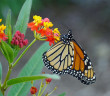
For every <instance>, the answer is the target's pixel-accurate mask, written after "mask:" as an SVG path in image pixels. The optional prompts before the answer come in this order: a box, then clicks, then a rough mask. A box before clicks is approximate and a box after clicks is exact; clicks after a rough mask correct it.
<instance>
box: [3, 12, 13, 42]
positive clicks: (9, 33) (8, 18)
mask: <svg viewBox="0 0 110 96" xmlns="http://www.w3.org/2000/svg"><path fill="white" fill-rule="evenodd" d="M5 34H6V35H7V36H8V43H9V44H10V43H11V40H12V30H11V10H9V11H8V14H7V18H6V30H5Z"/></svg>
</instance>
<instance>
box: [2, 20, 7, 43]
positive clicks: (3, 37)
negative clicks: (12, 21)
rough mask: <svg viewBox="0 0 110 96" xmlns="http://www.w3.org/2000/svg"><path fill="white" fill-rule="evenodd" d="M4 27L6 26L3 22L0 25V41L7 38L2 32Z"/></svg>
mask: <svg viewBox="0 0 110 96" xmlns="http://www.w3.org/2000/svg"><path fill="white" fill-rule="evenodd" d="M1 22H2V19H0V23H1ZM5 29H6V26H5V25H4V24H2V25H0V42H1V40H3V41H6V40H7V39H8V38H7V37H6V36H7V35H6V34H5V33H4V30H5Z"/></svg>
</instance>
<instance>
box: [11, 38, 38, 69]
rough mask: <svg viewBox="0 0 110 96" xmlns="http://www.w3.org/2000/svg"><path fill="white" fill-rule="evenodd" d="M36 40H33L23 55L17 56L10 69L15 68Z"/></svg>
mask: <svg viewBox="0 0 110 96" xmlns="http://www.w3.org/2000/svg"><path fill="white" fill-rule="evenodd" d="M36 40H37V39H34V40H33V41H32V42H31V43H30V45H29V46H28V47H27V48H26V49H25V50H24V51H23V53H22V54H21V55H20V56H19V58H18V59H17V60H16V61H15V63H14V64H13V66H12V68H13V67H15V66H16V64H17V63H18V61H19V60H20V59H21V58H22V57H23V55H24V54H25V53H26V52H27V50H28V49H29V48H30V47H31V46H32V44H34V43H35V41H36Z"/></svg>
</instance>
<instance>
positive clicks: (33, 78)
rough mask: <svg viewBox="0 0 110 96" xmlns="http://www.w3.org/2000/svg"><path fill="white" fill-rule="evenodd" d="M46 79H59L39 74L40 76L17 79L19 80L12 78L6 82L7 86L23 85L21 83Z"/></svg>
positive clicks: (56, 76)
mask: <svg viewBox="0 0 110 96" xmlns="http://www.w3.org/2000/svg"><path fill="white" fill-rule="evenodd" d="M46 78H52V79H56V80H57V79H60V77H59V76H58V75H55V74H54V75H50V74H41V75H36V76H27V77H19V78H14V79H11V80H8V81H7V85H9V86H10V85H14V84H17V83H23V82H28V81H33V80H40V79H46Z"/></svg>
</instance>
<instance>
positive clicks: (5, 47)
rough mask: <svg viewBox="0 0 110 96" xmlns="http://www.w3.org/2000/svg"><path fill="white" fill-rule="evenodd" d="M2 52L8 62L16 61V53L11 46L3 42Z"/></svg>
mask: <svg viewBox="0 0 110 96" xmlns="http://www.w3.org/2000/svg"><path fill="white" fill-rule="evenodd" d="M1 50H2V53H3V55H4V56H5V58H6V59H7V60H8V62H9V63H12V62H13V59H14V53H13V49H12V48H11V47H10V45H9V44H7V43H6V42H4V41H1Z"/></svg>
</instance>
